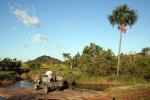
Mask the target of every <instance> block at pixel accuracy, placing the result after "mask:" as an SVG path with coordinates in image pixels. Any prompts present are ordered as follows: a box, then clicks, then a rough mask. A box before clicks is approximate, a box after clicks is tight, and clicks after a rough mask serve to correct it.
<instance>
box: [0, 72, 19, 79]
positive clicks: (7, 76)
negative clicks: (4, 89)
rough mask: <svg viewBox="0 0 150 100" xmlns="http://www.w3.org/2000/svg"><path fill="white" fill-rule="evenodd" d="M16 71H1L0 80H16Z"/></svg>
mask: <svg viewBox="0 0 150 100" xmlns="http://www.w3.org/2000/svg"><path fill="white" fill-rule="evenodd" d="M16 77H17V75H16V73H15V72H14V71H0V80H10V81H16Z"/></svg>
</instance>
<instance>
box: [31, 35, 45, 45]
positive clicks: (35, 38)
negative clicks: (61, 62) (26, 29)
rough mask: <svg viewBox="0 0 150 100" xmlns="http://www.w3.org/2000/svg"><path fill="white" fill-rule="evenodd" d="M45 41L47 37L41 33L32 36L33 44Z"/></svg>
mask: <svg viewBox="0 0 150 100" xmlns="http://www.w3.org/2000/svg"><path fill="white" fill-rule="evenodd" d="M46 42H47V39H46V37H45V36H44V35H42V34H37V35H35V36H33V37H32V43H34V44H45V43H46Z"/></svg>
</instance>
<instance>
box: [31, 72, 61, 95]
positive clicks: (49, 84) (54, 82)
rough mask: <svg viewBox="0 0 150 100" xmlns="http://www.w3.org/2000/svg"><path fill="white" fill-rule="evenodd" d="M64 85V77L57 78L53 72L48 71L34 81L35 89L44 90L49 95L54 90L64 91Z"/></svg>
mask: <svg viewBox="0 0 150 100" xmlns="http://www.w3.org/2000/svg"><path fill="white" fill-rule="evenodd" d="M63 85H64V81H63V77H57V76H56V75H54V74H53V72H52V71H47V72H46V73H45V74H43V75H40V76H39V78H38V79H37V80H35V81H34V85H33V87H34V89H36V90H39V89H41V88H43V89H44V92H45V93H47V92H49V91H53V90H56V89H58V90H62V89H63Z"/></svg>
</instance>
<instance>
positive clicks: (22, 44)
mask: <svg viewBox="0 0 150 100" xmlns="http://www.w3.org/2000/svg"><path fill="white" fill-rule="evenodd" d="M121 4H127V5H128V6H129V7H130V8H131V9H136V10H137V11H138V15H139V19H138V21H137V23H136V24H135V25H134V26H133V27H132V28H131V29H130V28H127V29H128V31H127V33H126V34H123V43H122V52H123V53H131V52H132V53H134V52H139V51H140V50H141V49H142V48H144V47H150V20H149V18H150V13H149V11H150V6H149V4H150V0H0V58H5V57H9V58H17V59H20V60H23V61H27V60H29V59H34V58H36V57H38V56H42V55H49V56H52V57H55V58H58V59H61V60H63V57H62V53H63V52H70V53H71V54H72V55H74V54H76V53H77V52H82V50H83V48H84V47H85V45H88V44H89V43H91V42H92V43H96V44H98V45H100V46H102V47H103V48H104V49H108V48H109V49H112V50H113V52H114V53H115V54H117V52H118V43H119V31H118V30H117V28H116V27H114V28H112V26H111V25H110V23H109V21H108V19H107V16H108V15H109V14H111V12H112V10H113V9H115V8H116V7H117V6H118V5H121Z"/></svg>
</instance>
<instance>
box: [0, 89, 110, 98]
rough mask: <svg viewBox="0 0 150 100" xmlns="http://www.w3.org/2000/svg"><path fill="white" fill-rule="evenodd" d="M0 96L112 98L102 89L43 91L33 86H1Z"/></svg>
mask: <svg viewBox="0 0 150 100" xmlns="http://www.w3.org/2000/svg"><path fill="white" fill-rule="evenodd" d="M0 96H1V97H4V98H5V99H8V100H111V98H110V95H108V94H106V93H103V92H101V91H93V90H81V89H66V90H63V91H52V92H49V93H43V90H38V91H36V90H33V89H32V88H25V89H17V88H0Z"/></svg>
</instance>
